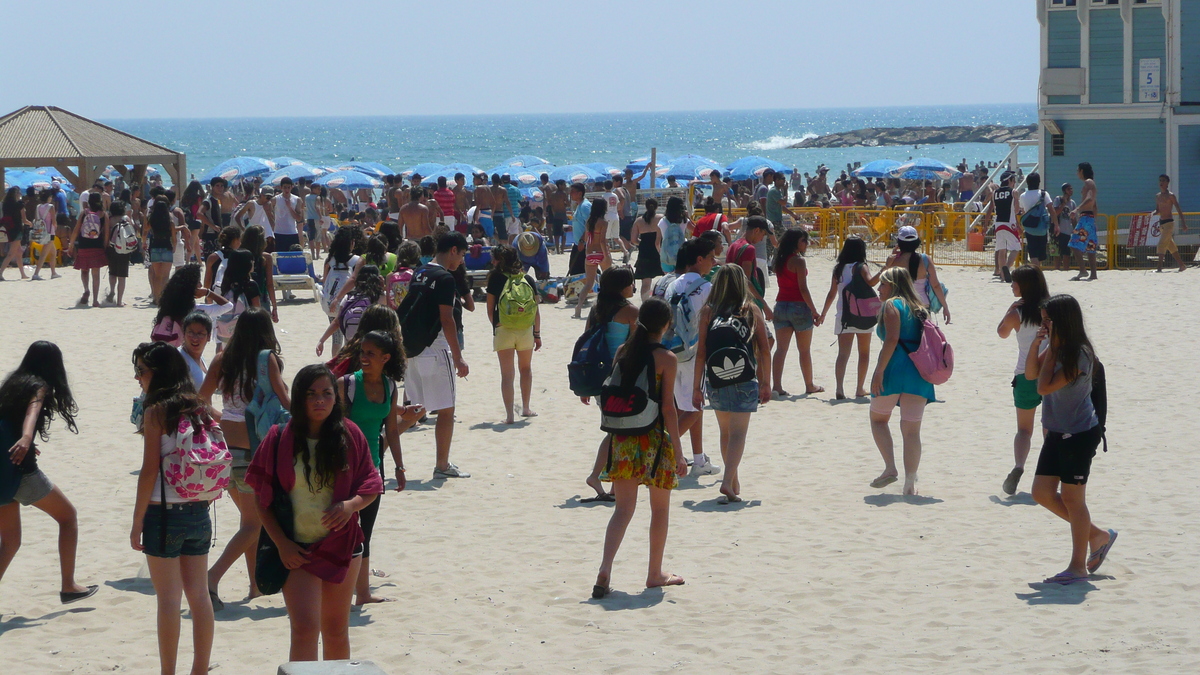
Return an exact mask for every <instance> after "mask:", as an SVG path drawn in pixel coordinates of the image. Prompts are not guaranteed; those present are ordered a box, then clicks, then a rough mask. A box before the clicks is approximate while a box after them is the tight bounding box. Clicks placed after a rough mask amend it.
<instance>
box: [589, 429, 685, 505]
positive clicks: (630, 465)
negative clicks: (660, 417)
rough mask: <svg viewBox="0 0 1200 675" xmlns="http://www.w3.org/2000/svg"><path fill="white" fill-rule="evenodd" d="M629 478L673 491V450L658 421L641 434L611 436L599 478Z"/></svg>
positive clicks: (674, 480)
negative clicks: (602, 470)
mask: <svg viewBox="0 0 1200 675" xmlns="http://www.w3.org/2000/svg"><path fill="white" fill-rule="evenodd" d="M629 479H632V480H636V481H637V482H638V483H640V484H642V485H645V486H648V487H656V488H662V489H664V490H673V489H675V486H676V485H678V484H679V478H678V476H676V475H675V449H674V447H672V445H671V437H670V435H668V434H667V430H666V429H665V428H664V427H663V425H662V423H661V422H659V424H658V425H657V426H655V427H654V428H653V429H651V430H650V432H649V433H647V434H643V435H641V436H617V435H614V436H613V437H612V440H611V446H610V447H609V451H608V466H607V468H605V470H604V473H602V474H600V480H602V481H614V480H629Z"/></svg>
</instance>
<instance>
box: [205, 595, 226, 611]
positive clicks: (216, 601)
mask: <svg viewBox="0 0 1200 675" xmlns="http://www.w3.org/2000/svg"><path fill="white" fill-rule="evenodd" d="M208 599H209V600H211V601H212V607H213V611H214V612H219V611H221V610H223V609H225V603H224V602H222V601H221V598H220V596H218V595H217V592H216V591H213V590H210V591H209V592H208Z"/></svg>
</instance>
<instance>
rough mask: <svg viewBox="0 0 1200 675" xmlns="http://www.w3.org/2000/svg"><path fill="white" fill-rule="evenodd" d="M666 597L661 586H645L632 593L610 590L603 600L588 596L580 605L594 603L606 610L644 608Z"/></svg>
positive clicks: (616, 610)
mask: <svg viewBox="0 0 1200 675" xmlns="http://www.w3.org/2000/svg"><path fill="white" fill-rule="evenodd" d="M664 599H666V593H665V592H663V589H661V588H647V589H646V590H644V591H642V592H641V593H638V594H637V595H633V594H630V593H626V592H624V591H610V592H609V594H608V595H607V596H605V598H604V599H603V600H596V599H593V598H588V599H587V600H584V601H583V602H581V603H579V604H581V605H596V606H598V607H603V608H604V610H605V611H607V612H619V611H622V610H626V609H646V608H647V607H653V606H655V605H657V604H660V603H662V601H663V600H664Z"/></svg>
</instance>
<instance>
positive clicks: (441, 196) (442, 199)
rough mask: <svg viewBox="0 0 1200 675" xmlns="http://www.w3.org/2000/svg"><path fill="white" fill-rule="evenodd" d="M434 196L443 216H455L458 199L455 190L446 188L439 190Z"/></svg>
mask: <svg viewBox="0 0 1200 675" xmlns="http://www.w3.org/2000/svg"><path fill="white" fill-rule="evenodd" d="M433 198H434V199H435V200H437V203H438V206H440V207H441V209H442V215H443V216H450V217H454V212H455V205H456V200H455V197H454V190H451V189H450V188H446V189H445V190H437V191H436V192H434V193H433Z"/></svg>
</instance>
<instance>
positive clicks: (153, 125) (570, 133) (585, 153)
mask: <svg viewBox="0 0 1200 675" xmlns="http://www.w3.org/2000/svg"><path fill="white" fill-rule="evenodd" d="M1036 120H1037V107H1036V106H1035V105H1033V104H1028V105H975V106H925V107H910V108H901V107H895V108H841V109H838V108H824V109H812V110H745V111H717V112H679V113H668V112H660V113H623V114H621V113H617V114H613V113H606V114H555V115H549V114H539V115H441V116H419V117H418V116H408V117H405V116H396V117H312V118H305V117H288V118H240V119H238V118H233V119H126V120H105V123H106V124H109V125H111V126H114V127H116V128H118V129H122V130H124V131H127V132H129V133H132V134H135V135H138V136H141V137H143V138H146V139H147V140H150V141H153V142H155V143H159V144H161V145H165V146H167V147H169V148H172V149H174V150H178V151H180V152H184V153H186V154H187V156H188V173H189V174H195V175H199V174H201V173H203V172H204V171H205V170H206V169H208V168H210V167H212V166H214V165H216V164H217V163H219V162H221V161H223V160H225V159H228V158H230V157H234V156H237V155H254V156H258V157H266V158H271V157H279V156H290V157H296V158H299V159H302V160H305V161H307V162H309V163H311V164H315V165H318V166H327V165H331V164H336V163H339V162H347V161H354V160H359V161H374V162H381V163H383V164H386V165H388V166H390V167H392V168H393V169H395V170H396V172H397V173H398V172H400V171H403V170H404V169H406V168H408V167H410V166H413V165H416V164H419V163H422V162H438V163H443V164H445V163H450V162H465V163H468V164H473V165H475V166H478V167H479V168H481V169H484V170H487V169H490V168H492V167H494V166H496V165H498V164H500V163H501V162H502V161H504V160H505V159H507V158H508V157H511V156H513V155H524V154H530V155H537V156H539V157H543V158H545V159H547V160H549V161H550V162H551V163H553V164H557V165H563V164H571V163H579V164H586V163H590V162H605V163H608V164H612V165H614V166H618V167H623V166H625V164H626V163H627V162H628V161H629V160H631V159H634V158H636V157H641V156H645V155H648V154H649V151H650V148H651V147H657V148H658V150H659V152H660V153H666V154H668V155H680V154H684V153H689V152H690V153H696V154H699V155H703V156H705V157H709V158H711V159H713V160H716V161H717V162H720V163H722V164H727V163H729V162H731V161H733V160H735V159H737V158H739V157H744V156H746V155H760V156H763V157H768V158H771V159H774V160H777V161H779V162H783V163H784V164H786V165H789V166H795V167H798V168H799V169H800V170H801V171H812V170H813V169H814V168H815V167H816V166H817V165H818V164H822V163H823V164H826V165H827V166H829V167H831V168H832V169H833V170H834V171H837V170H839V169H841V168H843V167H845V165H846V164H847V163H848V162H863V163H866V162H869V161H871V160H874V159H885V158H886V159H896V160H901V161H903V160H906V159H908V158H910V157H933V158H935V159H940V160H942V161H946V162H952V163H958V162H959V161H961V160H962V159H963V158H966V159H967V160H968V161H970V162H975V161H998V160H1000V159H1003V157H1004V156H1005V154H1006V153H1007V152H1008V146H1007V145H1003V144H1000V145H997V144H979V143H962V144H952V145H945V146H921V147H919V148H914V147H912V146H902V147H879V148H837V149H805V150H796V149H789V148H788V146H789V145H792V144H794V143H797V142H799V141H801V140H803V139H804V138H808V137H810V136H813V135H820V134H826V133H831V132H836V131H848V130H852V129H861V128H865V127H906V126H949V125H978V124H1006V125H1016V124H1032V123H1033V122H1035V121H1036ZM1030 159H1032V158H1030Z"/></svg>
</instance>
